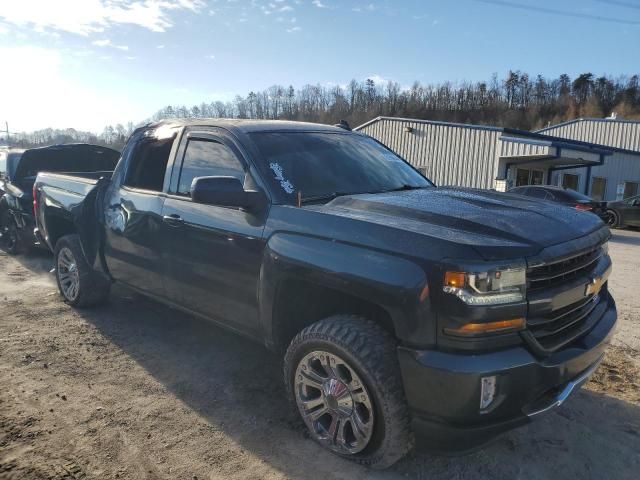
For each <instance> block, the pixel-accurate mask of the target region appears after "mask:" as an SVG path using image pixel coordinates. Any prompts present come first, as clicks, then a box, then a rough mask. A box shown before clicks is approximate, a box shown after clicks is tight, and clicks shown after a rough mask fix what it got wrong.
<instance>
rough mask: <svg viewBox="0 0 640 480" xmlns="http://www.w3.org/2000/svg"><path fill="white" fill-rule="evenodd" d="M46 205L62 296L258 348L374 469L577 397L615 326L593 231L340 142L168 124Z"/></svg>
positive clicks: (346, 452) (150, 130) (59, 178)
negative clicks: (160, 305)
mask: <svg viewBox="0 0 640 480" xmlns="http://www.w3.org/2000/svg"><path fill="white" fill-rule="evenodd" d="M35 192H36V210H37V212H36V215H37V228H38V235H40V236H41V237H42V238H43V240H44V241H45V242H46V243H47V244H48V245H49V246H50V247H51V249H52V250H53V251H54V252H55V265H56V276H57V281H58V285H59V287H60V292H61V294H62V296H63V297H64V299H65V300H66V301H67V302H68V303H69V304H71V305H74V306H78V307H87V306H90V305H94V304H97V303H99V302H102V301H104V300H105V299H106V297H107V295H108V293H109V288H110V285H111V283H112V282H114V281H118V282H122V283H123V284H125V285H127V286H129V287H131V288H133V289H135V290H138V291H139V292H141V293H143V294H145V295H148V296H150V297H153V298H156V299H158V300H159V301H162V302H166V303H167V304H170V305H172V306H174V307H177V308H180V309H182V310H185V311H188V312H191V313H193V314H195V315H198V316H201V317H203V318H206V319H208V320H211V321H213V322H215V323H218V324H220V325H222V326H224V327H227V328H230V329H232V330H235V331H237V332H239V333H242V334H245V335H247V336H249V337H251V338H254V339H256V340H258V341H260V342H262V343H264V344H265V345H266V346H267V347H269V348H271V349H273V350H274V351H276V352H279V353H280V354H281V355H282V356H283V358H284V380H285V383H286V386H287V389H288V392H289V395H290V397H291V399H292V400H293V402H294V403H295V404H296V405H297V408H298V410H299V412H300V415H301V416H302V418H303V420H304V422H305V424H306V426H307V427H308V429H309V431H310V434H311V437H312V438H314V439H315V440H316V441H318V442H319V443H320V444H322V445H323V446H325V447H326V448H328V449H330V450H332V451H334V452H335V453H337V454H339V455H342V456H344V457H348V458H351V459H353V460H356V461H358V462H360V463H363V464H366V465H371V466H374V467H380V468H381V467H385V466H388V465H390V464H392V463H393V462H395V461H396V460H398V459H399V458H401V457H402V456H403V455H404V454H405V453H406V452H407V451H408V450H409V449H410V448H411V446H412V445H413V442H414V440H415V436H414V433H418V434H419V435H418V436H417V437H418V438H419V439H421V440H422V441H423V442H424V443H425V444H426V446H427V447H430V448H433V449H436V450H446V451H465V450H469V449H471V448H474V447H476V446H478V445H480V444H482V443H483V442H486V441H487V440H488V439H490V438H492V437H495V436H496V435H497V434H499V433H501V432H504V431H506V430H509V429H511V428H514V427H516V426H518V425H522V424H524V423H526V422H527V421H529V419H531V418H533V417H535V416H536V415H539V414H541V413H543V412H546V411H548V410H550V409H552V408H554V407H556V406H558V405H560V404H562V403H563V402H564V401H565V400H566V398H567V397H568V396H569V395H570V394H571V393H572V392H573V391H574V390H576V389H577V388H579V387H580V386H581V385H582V383H584V382H585V381H586V380H587V379H588V378H589V376H590V375H591V374H592V373H593V371H594V370H595V369H596V367H597V366H598V364H599V362H600V361H601V359H602V356H603V353H604V350H605V347H606V345H607V343H608V341H609V339H610V337H611V335H612V334H613V330H614V325H615V323H616V308H615V303H614V301H613V299H612V297H611V295H610V293H609V291H608V288H607V278H608V275H609V272H610V269H611V260H610V258H609V255H608V250H607V241H608V239H609V236H610V233H609V230H608V228H607V227H606V226H605V225H604V224H603V223H602V222H601V221H600V219H598V217H596V216H595V215H591V214H588V213H584V212H580V211H576V210H575V209H572V208H565V207H562V206H560V207H559V206H557V205H554V204H551V203H547V202H544V201H540V200H537V199H531V198H526V197H522V196H519V195H509V194H505V193H497V192H489V191H480V190H464V189H456V188H436V187H435V186H434V185H433V184H432V183H431V182H430V181H428V180H427V179H425V178H424V177H423V176H421V175H420V174H419V173H418V172H417V171H416V170H414V169H413V168H412V167H411V166H410V165H409V164H408V163H406V162H405V161H404V160H402V159H401V158H399V157H398V156H397V155H396V154H394V153H393V152H392V151H390V150H389V149H387V148H386V147H384V146H383V145H381V144H380V143H378V142H377V141H375V140H374V139H372V138H370V137H367V136H365V135H362V134H359V133H354V132H350V131H346V130H345V129H343V128H338V127H329V126H321V125H314V124H305V123H295V122H278V121H250V120H199V121H165V122H161V123H157V124H152V125H148V126H145V127H143V128H141V129H139V130H137V131H136V132H134V134H133V135H132V137H131V139H130V140H129V142H128V144H127V146H126V147H125V149H124V151H123V153H122V157H121V159H120V162H119V163H118V165H117V167H116V169H115V171H114V172H113V174H112V175H110V176H105V177H103V178H101V179H99V180H93V179H87V178H74V177H72V176H68V175H56V174H49V173H44V174H40V175H38V178H37V181H36V185H35Z"/></svg>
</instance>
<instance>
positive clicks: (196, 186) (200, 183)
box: [191, 177, 267, 210]
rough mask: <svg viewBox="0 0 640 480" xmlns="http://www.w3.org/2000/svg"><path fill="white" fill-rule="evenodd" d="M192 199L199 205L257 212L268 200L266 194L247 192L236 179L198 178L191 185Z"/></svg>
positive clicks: (253, 191) (256, 191) (257, 191)
mask: <svg viewBox="0 0 640 480" xmlns="http://www.w3.org/2000/svg"><path fill="white" fill-rule="evenodd" d="M191 199H192V200H193V201H194V202H197V203H205V204H207V205H219V206H222V207H238V208H244V209H246V210H257V209H260V208H261V207H263V206H264V204H265V203H266V201H267V199H266V196H265V194H264V192H262V191H259V190H245V189H244V187H243V186H242V182H241V181H240V180H238V179H237V178H235V177H196V178H194V179H193V182H192V183H191Z"/></svg>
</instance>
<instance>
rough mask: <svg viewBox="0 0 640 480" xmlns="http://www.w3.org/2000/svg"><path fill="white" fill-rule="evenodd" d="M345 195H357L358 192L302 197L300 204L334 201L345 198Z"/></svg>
mask: <svg viewBox="0 0 640 480" xmlns="http://www.w3.org/2000/svg"><path fill="white" fill-rule="evenodd" d="M345 195H357V192H332V193H325V194H324V195H315V196H313V197H302V199H301V201H300V203H302V204H305V203H311V202H324V201H329V200H333V199H334V198H338V197H344V196H345Z"/></svg>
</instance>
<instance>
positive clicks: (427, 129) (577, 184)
mask: <svg viewBox="0 0 640 480" xmlns="http://www.w3.org/2000/svg"><path fill="white" fill-rule="evenodd" d="M602 121H605V120H602ZM606 121H609V120H606ZM611 121H613V120H611ZM625 123H634V124H635V123H638V122H625ZM563 126H568V123H567V124H562V125H558V126H557V127H550V128H548V129H545V130H544V131H541V132H528V131H524V130H517V129H511V128H500V127H487V126H479V125H466V124H456V123H445V122H436V121H430V120H413V119H403V118H391V117H378V118H375V119H373V120H371V121H370V122H367V123H365V124H364V125H361V126H360V127H358V128H356V130H358V131H361V132H363V133H366V134H368V135H370V136H372V137H374V138H375V139H377V140H379V141H380V142H382V143H384V144H385V145H387V146H388V147H389V148H391V149H392V150H394V151H395V152H397V153H398V154H399V155H401V156H402V157H404V158H405V159H406V160H407V161H409V162H410V163H411V164H412V165H414V166H415V167H416V168H417V169H419V170H420V171H421V172H422V173H424V174H425V175H426V176H427V177H429V178H430V179H432V180H433V181H434V182H435V183H436V184H437V185H458V186H463V187H473V188H485V189H491V188H495V189H496V190H500V191H504V190H507V189H509V188H511V187H515V186H520V185H530V184H533V185H535V184H550V183H551V184H556V185H557V184H560V185H565V186H567V187H569V188H574V189H576V190H580V191H582V192H587V193H591V188H592V186H593V179H596V181H595V186H596V190H597V189H599V188H600V189H601V190H602V197H603V199H606V200H613V199H615V198H616V195H618V194H617V192H618V191H619V190H620V188H622V189H623V193H621V194H619V195H618V196H620V197H621V196H622V195H623V194H624V189H625V188H626V190H627V193H633V182H634V179H637V181H640V149H638V151H635V150H632V149H629V148H621V147H618V146H617V145H613V144H611V145H607V144H599V143H594V142H593V141H592V140H591V139H589V138H588V136H581V135H577V134H576V135H570V133H571V132H570V131H569V130H567V131H566V132H565V131H563V130H559V131H557V132H556V131H553V129H554V128H560V127H563ZM635 128H638V129H639V130H638V131H640V127H639V126H638V125H635ZM622 137H624V138H625V139H626V137H627V135H626V134H625V135H618V136H616V135H614V134H612V135H611V136H610V138H612V139H617V138H622ZM634 138H635V139H636V141H637V138H638V136H636V137H634ZM625 141H627V140H625ZM612 143H613V141H612ZM625 145H626V144H625ZM627 146H628V147H633V145H632V144H630V145H627ZM601 178H604V179H605V180H604V187H601V185H602V181H601V180H600V179H601ZM621 178H624V180H620V179H621ZM620 182H622V183H623V184H625V182H627V184H628V186H627V187H624V186H623V187H619V184H620ZM607 184H609V185H608V186H607ZM636 187H637V183H636ZM596 193H597V192H596ZM625 196H628V195H625Z"/></svg>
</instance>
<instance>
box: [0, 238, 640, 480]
mask: <svg viewBox="0 0 640 480" xmlns="http://www.w3.org/2000/svg"><path fill="white" fill-rule="evenodd" d="M611 255H612V257H613V259H614V273H613V277H612V278H611V282H610V284H611V287H612V290H613V292H614V295H615V297H616V300H617V302H618V307H619V315H620V321H619V326H618V330H617V334H616V337H615V340H614V345H613V346H612V348H611V349H610V351H609V354H608V357H607V360H606V362H605V363H604V364H603V366H602V367H601V368H600V369H599V371H598V372H597V374H596V375H595V376H594V379H593V380H592V381H591V382H590V383H589V384H588V385H587V386H586V388H585V389H583V390H582V391H580V392H578V393H577V394H576V395H575V396H574V397H573V398H572V399H571V400H570V401H569V402H568V404H566V405H565V406H563V407H561V408H560V409H557V410H556V411H554V412H552V413H550V414H548V415H546V416H545V417H543V418H541V419H540V420H538V421H536V422H535V423H532V424H529V425H527V426H525V427H523V428H521V429H519V430H516V431H514V432H511V433H509V434H507V435H505V436H503V437H501V438H500V439H498V440H497V441H496V442H495V443H493V444H492V445H490V446H488V447H486V448H483V449H482V450H480V451H478V452H477V453H474V454H472V455H467V456H464V457H455V458H448V457H438V456H432V455H428V454H424V453H414V454H412V455H411V456H410V457H408V458H406V459H405V460H403V461H401V462H400V463H398V464H397V465H396V466H395V467H393V468H392V469H390V470H387V471H384V472H376V471H371V470H368V469H365V468H362V467H359V466H357V465H353V464H351V463H349V462H347V461H344V460H341V459H339V458H336V457H334V456H333V455H331V454H329V453H325V452H324V451H322V450H321V449H320V448H319V447H318V446H316V445H315V444H314V443H313V442H312V441H311V440H310V439H308V438H307V436H306V435H305V433H304V429H303V426H302V423H301V422H300V421H298V419H297V417H296V414H295V412H293V410H292V409H291V408H290V407H289V405H288V403H287V401H286V399H285V394H284V388H283V385H282V381H281V371H280V366H279V363H278V359H277V358H275V357H274V356H272V355H271V354H269V353H268V352H267V351H265V350H264V349H263V348H262V347H261V346H260V345H257V344H254V343H251V342H249V341H246V340H244V339H242V338H239V337H237V336H235V335H233V334H230V333H227V332H225V331H223V330H220V329H218V328H216V327H213V326H211V325H210V324H207V323H206V322H203V321H201V320H199V319H195V318H192V317H189V316H187V315H184V314H181V313H178V312H175V311H173V310H170V309H168V308H166V307H164V306H162V305H159V304H156V303H154V302H151V301H149V300H146V299H144V298H142V297H139V296H134V295H132V294H131V293H130V292H128V291H125V290H123V289H119V288H115V289H114V292H113V295H112V297H111V301H110V302H109V304H108V305H106V306H104V307H101V308H98V309H95V310H91V311H74V310H73V309H71V308H70V307H68V306H67V305H65V304H64V303H62V302H61V301H60V299H59V297H58V294H57V290H56V288H55V285H54V280H53V278H52V276H51V275H50V274H49V273H48V270H49V269H50V268H51V258H50V256H49V255H46V254H44V253H41V254H36V255H30V256H21V257H18V258H12V257H9V256H7V255H5V254H4V253H3V252H1V251H0V478H1V479H16V480H17V479H20V480H23V479H25V480H31V479H34V480H35V479H48V478H54V479H56V480H61V479H81V478H87V479H89V478H91V479H93V478H95V479H191V480H193V479H196V478H197V479H219V478H224V479H288V478H291V479H329V478H339V479H399V478H419V479H445V478H446V479H481V478H487V479H489V478H490V479H517V478H526V479H551V478H553V479H558V478H570V479H587V478H594V479H634V480H637V479H638V478H640V374H639V371H640V370H639V365H640V353H639V352H640V294H639V293H638V292H639V291H640V279H639V277H638V272H640V232H637V231H636V232H634V231H618V232H615V234H614V238H613V240H612V241H611Z"/></svg>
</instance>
